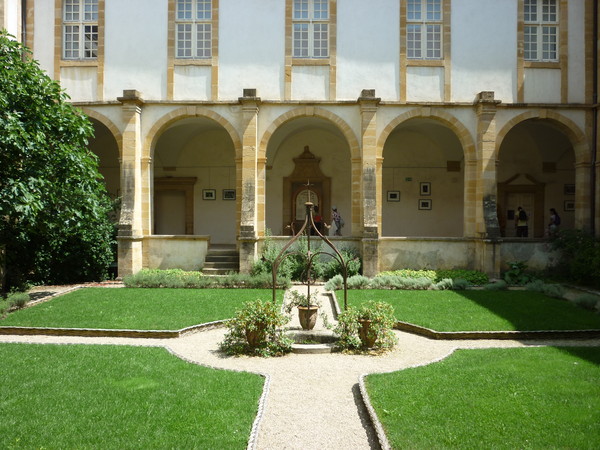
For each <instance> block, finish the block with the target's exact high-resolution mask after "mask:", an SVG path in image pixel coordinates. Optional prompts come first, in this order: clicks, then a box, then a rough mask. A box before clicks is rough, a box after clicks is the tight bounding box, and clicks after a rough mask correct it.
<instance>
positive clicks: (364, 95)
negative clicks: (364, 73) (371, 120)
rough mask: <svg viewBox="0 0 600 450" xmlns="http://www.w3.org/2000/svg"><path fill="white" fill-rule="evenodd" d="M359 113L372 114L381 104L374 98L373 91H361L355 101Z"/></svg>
mask: <svg viewBox="0 0 600 450" xmlns="http://www.w3.org/2000/svg"><path fill="white" fill-rule="evenodd" d="M357 102H358V104H359V105H360V110H361V112H374V111H376V110H377V106H378V105H379V103H380V102H381V98H380V97H375V89H363V90H362V91H361V93H360V97H358V100H357Z"/></svg>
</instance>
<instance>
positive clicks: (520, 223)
mask: <svg viewBox="0 0 600 450" xmlns="http://www.w3.org/2000/svg"><path fill="white" fill-rule="evenodd" d="M528 219H529V218H528V217H527V213H526V212H525V210H524V209H523V208H521V207H520V206H519V207H518V208H517V218H516V220H515V223H516V227H517V237H527V236H528V235H529V227H528V225H527V220H528Z"/></svg>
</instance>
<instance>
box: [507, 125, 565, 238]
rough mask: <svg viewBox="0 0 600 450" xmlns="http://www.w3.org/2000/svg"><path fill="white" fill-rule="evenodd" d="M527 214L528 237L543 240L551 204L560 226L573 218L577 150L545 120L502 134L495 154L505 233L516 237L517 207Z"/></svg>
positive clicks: (558, 130)
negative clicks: (504, 135) (496, 156)
mask: <svg viewBox="0 0 600 450" xmlns="http://www.w3.org/2000/svg"><path fill="white" fill-rule="evenodd" d="M519 206H521V207H522V208H523V209H524V210H525V211H526V212H527V215H528V218H529V220H528V231H529V232H528V237H530V238H531V237H535V238H541V237H544V235H545V232H546V225H547V224H548V222H549V220H550V212H549V210H550V208H555V209H556V211H557V212H558V214H559V215H560V217H561V228H572V227H573V226H574V222H575V152H574V150H573V145H572V143H571V142H570V140H569V138H568V137H567V136H566V135H565V134H564V133H563V132H562V131H561V130H560V129H558V128H557V127H556V126H555V125H554V124H553V122H552V121H550V120H548V119H529V120H525V121H523V122H520V123H518V124H517V125H515V126H514V127H513V128H511V129H510V131H509V132H508V133H507V134H506V137H505V138H504V139H503V141H502V144H501V146H500V150H499V154H498V217H499V223H500V231H501V234H502V235H503V236H506V237H514V236H516V225H515V220H516V218H517V208H518V207H519Z"/></svg>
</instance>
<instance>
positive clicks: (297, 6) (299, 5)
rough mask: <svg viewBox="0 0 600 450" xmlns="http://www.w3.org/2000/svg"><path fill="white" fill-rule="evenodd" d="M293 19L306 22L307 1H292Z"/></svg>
mask: <svg viewBox="0 0 600 450" xmlns="http://www.w3.org/2000/svg"><path fill="white" fill-rule="evenodd" d="M294 19H296V20H308V0H294Z"/></svg>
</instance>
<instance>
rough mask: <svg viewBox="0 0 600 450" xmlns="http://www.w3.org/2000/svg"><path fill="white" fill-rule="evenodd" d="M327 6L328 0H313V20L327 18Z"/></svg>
mask: <svg viewBox="0 0 600 450" xmlns="http://www.w3.org/2000/svg"><path fill="white" fill-rule="evenodd" d="M328 8H329V0H315V3H314V11H313V18H314V19H315V20H327V18H328V16H329V12H328Z"/></svg>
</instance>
